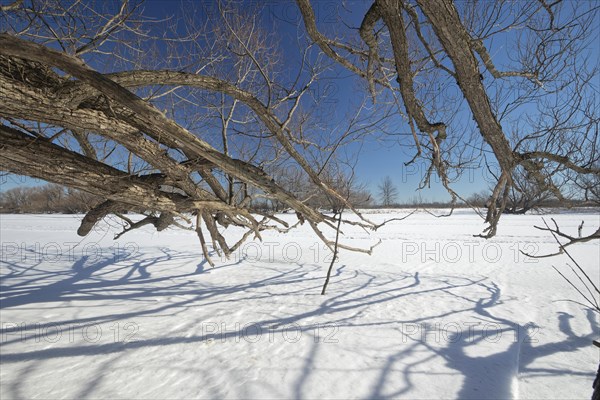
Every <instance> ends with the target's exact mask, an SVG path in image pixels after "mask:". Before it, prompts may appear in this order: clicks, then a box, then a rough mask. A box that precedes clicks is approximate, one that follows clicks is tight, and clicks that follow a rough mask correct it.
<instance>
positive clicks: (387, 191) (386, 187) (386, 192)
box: [377, 176, 398, 207]
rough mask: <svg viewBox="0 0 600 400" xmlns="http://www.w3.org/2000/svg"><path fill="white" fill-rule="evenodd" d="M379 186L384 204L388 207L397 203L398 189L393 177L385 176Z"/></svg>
mask: <svg viewBox="0 0 600 400" xmlns="http://www.w3.org/2000/svg"><path fill="white" fill-rule="evenodd" d="M377 188H378V189H379V197H380V199H381V204H382V205H384V206H386V207H388V206H391V205H393V204H395V203H396V201H397V198H398V189H397V188H396V186H394V183H393V182H392V178H390V177H389V176H386V177H385V178H383V180H382V181H381V183H380V184H379V186H378V187H377Z"/></svg>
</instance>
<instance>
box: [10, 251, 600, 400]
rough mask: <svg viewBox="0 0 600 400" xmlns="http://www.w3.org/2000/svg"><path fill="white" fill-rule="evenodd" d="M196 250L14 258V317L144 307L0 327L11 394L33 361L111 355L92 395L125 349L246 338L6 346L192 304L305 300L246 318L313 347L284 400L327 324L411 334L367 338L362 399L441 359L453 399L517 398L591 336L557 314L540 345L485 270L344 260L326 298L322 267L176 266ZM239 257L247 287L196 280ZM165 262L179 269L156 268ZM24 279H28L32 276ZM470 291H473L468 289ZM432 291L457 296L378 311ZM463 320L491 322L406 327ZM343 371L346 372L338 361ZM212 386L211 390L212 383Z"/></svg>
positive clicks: (85, 391)
mask: <svg viewBox="0 0 600 400" xmlns="http://www.w3.org/2000/svg"><path fill="white" fill-rule="evenodd" d="M198 257H200V252H193V251H192V252H182V251H176V250H172V249H160V254H159V255H154V256H151V257H150V256H147V255H146V256H144V255H142V256H140V257H138V258H136V259H131V260H127V259H126V260H125V261H122V262H119V263H115V262H114V259H101V260H91V259H90V258H89V257H81V258H79V259H77V260H75V261H74V262H73V264H72V266H71V268H70V269H69V270H68V271H63V270H61V269H58V268H54V269H53V268H47V267H46V266H43V265H35V266H34V267H27V269H26V271H24V272H23V271H22V270H19V268H21V269H23V268H24V267H21V266H19V263H18V262H13V263H12V264H10V268H9V273H8V274H6V275H4V276H3V280H2V282H3V286H2V292H1V293H0V299H1V300H0V309H1V310H2V311H8V310H10V311H11V312H17V311H18V310H19V309H20V308H21V307H26V306H33V307H36V305H42V304H43V305H45V306H46V305H48V304H61V303H62V302H65V301H74V302H77V307H85V304H86V303H90V304H94V306H96V307H97V304H98V302H101V303H102V304H107V305H110V304H111V303H112V302H117V303H118V302H123V301H130V302H144V303H142V304H143V306H141V307H137V308H134V309H131V310H128V311H126V312H114V310H111V308H110V307H107V308H106V310H100V311H98V310H94V312H93V313H92V315H86V314H84V315H77V316H75V317H72V318H65V319H62V320H57V321H52V322H43V323H38V324H36V325H35V326H26V327H23V326H19V325H7V326H5V324H3V326H2V330H1V332H0V334H1V335H2V345H3V351H2V358H1V363H2V366H3V367H4V368H10V366H11V365H13V364H15V363H22V362H30V364H27V365H28V367H26V368H25V369H24V370H23V371H22V373H21V374H19V377H18V379H17V380H13V381H12V382H10V384H8V385H7V386H6V387H7V389H6V390H7V391H8V392H9V394H10V395H11V397H15V398H21V397H24V393H25V392H24V390H23V387H24V386H25V385H27V384H28V382H30V380H31V379H32V378H31V375H32V374H33V372H34V370H35V368H37V367H35V365H37V364H38V363H40V362H44V361H48V360H61V359H64V360H65V362H68V361H67V360H70V359H73V358H74V357H85V356H99V355H101V356H105V357H106V356H108V359H106V360H105V361H103V362H101V363H100V364H99V365H98V376H96V377H95V378H94V379H92V380H91V381H89V382H87V383H86V384H85V385H84V387H82V388H80V390H79V391H78V392H77V397H78V398H85V397H94V396H96V397H97V391H98V390H99V387H100V386H101V384H102V382H103V380H104V379H105V377H104V376H103V375H102V373H101V372H102V370H107V369H109V368H110V365H111V364H112V363H115V362H117V360H119V359H121V358H123V357H125V356H126V355H127V354H129V353H130V352H132V351H136V350H143V349H158V348H161V347H165V346H177V345H189V344H195V345H200V344H206V343H218V344H222V343H225V342H227V341H228V340H230V339H235V338H239V337H240V336H244V335H246V334H247V332H246V331H244V328H243V327H240V328H236V329H230V330H228V331H227V332H221V331H204V330H203V331H201V332H200V333H197V332H192V333H191V334H187V335H178V334H175V333H170V334H167V335H157V336H153V337H138V338H136V339H135V340H132V341H116V342H109V343H91V342H86V343H70V344H68V345H60V343H59V344H58V345H55V346H45V347H44V348H37V347H33V348H31V349H28V350H27V351H16V350H14V348H13V347H12V346H13V345H14V346H17V345H19V344H20V343H22V342H23V335H25V336H26V335H28V334H32V332H33V331H35V330H38V331H39V330H40V329H42V330H43V329H54V330H57V331H58V330H60V329H63V327H69V326H74V325H76V326H77V327H79V328H85V327H91V326H93V325H95V324H98V323H111V322H124V321H132V320H135V319H137V318H147V317H156V316H159V317H162V316H173V315H180V316H183V317H184V318H183V319H184V320H189V322H190V324H192V325H193V324H194V321H197V319H196V318H197V317H196V316H195V314H194V310H197V309H198V307H202V308H207V307H214V306H219V307H220V308H219V309H223V310H228V312H231V313H233V311H234V310H238V309H244V307H248V305H250V304H284V305H285V304H291V303H293V302H294V301H297V300H298V299H304V300H303V301H305V302H306V304H305V305H303V307H298V308H293V309H291V311H289V312H286V313H280V314H276V315H273V313H271V314H269V313H268V312H265V313H264V314H265V316H264V317H262V318H260V319H259V320H256V321H253V324H254V325H255V326H256V327H257V329H263V330H265V331H267V330H268V331H269V332H271V333H284V332H286V330H287V329H288V328H289V326H292V325H294V324H296V325H301V327H302V331H303V333H305V334H308V335H310V336H311V337H312V338H314V340H311V341H310V345H309V346H308V347H307V349H308V351H304V354H305V355H304V356H303V358H302V367H301V368H300V369H299V370H298V374H297V376H296V378H295V379H294V380H293V383H290V387H289V388H288V389H289V391H290V394H289V395H291V396H293V397H295V398H303V397H309V396H311V392H310V390H309V387H310V385H309V382H310V381H311V379H313V378H314V377H315V376H314V375H315V374H316V373H317V372H316V371H318V370H319V368H320V363H321V357H322V354H323V353H324V352H325V351H326V350H327V351H331V350H330V349H325V348H324V345H323V340H322V339H323V338H322V328H323V322H322V321H326V322H327V324H329V325H330V326H335V327H337V329H344V330H345V331H346V332H350V335H351V336H352V335H355V333H354V332H357V330H358V329H361V328H369V329H370V328H373V329H375V330H378V329H383V328H385V329H390V330H394V331H395V332H399V333H398V335H397V336H398V337H397V338H396V339H404V338H406V339H407V340H406V341H404V340H403V343H404V344H403V347H402V349H401V350H400V351H396V350H394V349H393V348H385V346H383V345H384V344H385V343H384V344H382V346H383V347H377V346H378V345H379V344H377V343H376V342H375V343H374V344H369V346H371V347H370V348H369V349H368V350H370V351H377V352H379V353H378V354H381V355H383V357H382V359H383V362H382V363H380V364H376V365H377V368H376V375H375V376H374V377H373V380H372V383H371V384H370V388H371V389H370V393H369V394H368V395H367V396H366V397H368V398H397V397H401V396H410V395H411V392H412V391H413V390H414V389H415V377H416V376H418V374H420V373H422V372H419V371H418V370H419V368H422V366H423V365H425V364H427V363H428V362H434V361H435V359H437V358H441V359H442V360H443V361H444V363H445V365H446V366H447V367H448V368H449V369H451V370H453V371H455V373H456V376H457V379H460V378H462V380H463V381H462V385H461V386H460V390H459V392H458V394H457V396H458V397H459V398H510V397H513V395H515V377H516V376H518V374H519V373H524V372H531V373H540V374H541V373H543V374H548V375H554V374H556V375H559V374H576V373H577V372H575V371H569V370H566V369H540V368H533V367H531V365H532V364H533V362H534V361H535V360H537V359H539V358H542V357H545V356H547V355H551V354H556V353H562V352H572V351H575V350H577V349H579V348H582V347H585V346H588V345H589V342H590V341H591V337H592V335H593V333H590V334H588V335H585V336H577V335H576V334H575V333H574V332H573V329H572V328H571V325H570V322H569V321H570V320H571V319H572V318H573V316H572V315H570V314H567V313H560V314H559V315H558V329H559V330H560V331H561V332H562V333H563V334H564V335H565V339H564V340H562V341H559V342H554V343H545V344H542V345H539V346H536V345H535V342H534V341H532V340H530V339H531V337H530V331H531V328H532V326H527V325H520V324H518V323H516V322H514V321H511V320H510V319H507V318H502V317H499V316H497V315H495V313H494V310H493V309H494V307H496V306H497V305H499V304H502V302H503V299H502V298H501V290H500V288H499V287H498V285H496V284H495V283H494V282H493V281H490V279H489V278H486V277H471V276H461V275H458V274H457V275H426V276H423V275H422V274H420V273H419V272H416V273H406V272H402V271H397V272H394V273H387V274H386V273H383V274H382V273H378V274H377V275H376V274H373V273H371V272H370V271H369V268H368V267H365V268H364V269H361V268H354V269H349V268H348V267H347V266H346V265H340V266H338V267H337V268H336V269H335V274H334V275H333V276H332V279H333V280H332V283H333V285H332V286H331V287H330V293H329V294H328V295H327V296H320V295H318V293H319V290H320V288H321V285H322V282H323V277H324V268H325V267H324V266H319V265H313V264H306V263H304V264H303V263H296V264H292V263H277V262H274V263H261V264H260V265H259V264H256V265H253V264H252V263H251V262H248V261H247V260H245V259H244V258H240V259H239V260H233V261H232V262H230V263H228V264H222V265H219V266H217V267H215V268H211V269H205V265H206V264H205V263H203V262H201V263H198V264H195V265H196V269H195V270H193V271H191V272H186V271H183V272H181V269H185V268H187V267H189V266H190V265H192V264H194V263H193V260H197V259H198ZM241 264H245V265H244V268H245V269H247V268H256V270H257V271H259V272H260V275H259V276H258V278H256V279H252V280H251V281H249V282H242V283H240V282H239V281H240V279H237V280H234V282H235V283H231V282H232V281H227V280H226V281H224V283H223V284H215V283H213V284H209V283H207V282H204V281H203V279H202V277H203V276H207V277H208V275H205V274H211V273H222V274H224V276H227V275H228V274H231V273H234V271H235V270H234V267H235V266H238V265H241ZM164 265H171V266H174V267H171V268H168V269H166V270H165V269H160V268H162V267H161V266H164ZM177 266H179V267H177ZM182 266H185V268H183V267H182ZM34 272H35V274H33V273H34ZM29 274H33V275H35V276H33V277H31V278H28V277H27V276H28V275H29ZM13 281H15V282H13ZM465 291H469V293H471V294H472V293H475V295H474V296H470V295H465ZM432 298H433V299H441V300H440V301H445V302H447V301H455V302H456V304H457V305H456V306H455V307H446V308H442V309H440V310H436V309H435V307H433V308H432V309H430V310H429V312H428V313H426V314H425V315H422V316H419V317H415V315H414V314H412V315H410V314H409V315H406V317H407V318H404V319H403V320H400V319H398V318H394V317H393V315H388V314H386V312H385V310H387V308H390V309H394V307H398V306H399V305H401V304H402V302H403V301H405V300H406V301H408V302H414V301H417V302H418V301H429V300H431V299H432ZM149 300H152V301H151V302H150V301H149ZM145 301H148V302H147V303H146V302H145ZM13 309H14V311H13ZM373 309H375V310H383V311H381V315H379V316H377V318H374V317H373V316H369V315H368V314H369V313H370V312H372V310H373ZM283 314H285V315H283ZM256 315H261V314H256ZM465 315H468V316H469V318H473V317H476V318H480V319H481V320H482V321H487V322H488V325H487V326H485V327H479V326H474V327H472V329H470V330H469V332H464V331H457V332H455V333H450V334H449V335H448V336H447V339H446V340H445V341H444V343H442V345H441V346H440V343H439V342H434V343H431V341H430V339H429V338H428V337H427V336H426V337H413V336H410V335H407V334H406V333H405V332H403V330H402V327H403V326H406V325H410V324H414V325H422V326H426V324H427V323H428V322H430V321H436V320H440V319H443V318H458V316H463V317H464V316H465ZM588 320H589V323H590V326H592V328H596V329H597V324H596V325H595V322H594V319H593V315H592V314H589V313H588ZM200 321H201V319H200ZM490 324H492V325H491V327H490ZM533 328H534V327H533ZM320 330H321V331H320ZM515 332H516V333H515ZM502 335H512V336H511V337H514V338H515V340H514V341H513V342H511V343H510V344H509V345H508V346H504V347H501V346H498V349H500V350H499V351H495V350H496V348H495V347H494V343H493V341H492V340H493V339H491V338H495V337H498V336H502ZM352 343H353V342H352ZM481 345H486V346H488V347H490V348H492V349H493V350H494V351H492V354H489V355H483V356H482V355H477V354H478V353H477V352H475V354H474V353H473V351H472V350H473V349H475V348H477V347H478V346H481ZM38 347H39V346H38ZM424 349H425V350H427V352H426V356H425V357H421V358H420V359H419V358H418V357H415V355H417V354H419V353H422V352H423V350H424ZM346 350H348V351H350V352H355V353H356V354H357V355H360V356H363V357H369V353H368V352H367V351H364V352H363V350H364V349H361V348H352V347H351V348H349V349H346ZM361 352H363V353H361ZM338 367H339V368H341V369H342V370H343V365H341V366H338ZM586 375H587V374H586ZM591 375H592V374H591V373H590V376H591ZM399 378H400V380H401V382H399ZM399 386H400V387H399ZM398 387H399V388H398ZM391 388H392V389H391ZM217 389H218V388H217V387H215V388H213V389H211V390H217ZM207 390H208V389H207ZM216 393H217V392H215V394H216ZM218 393H219V397H223V396H225V393H223V392H221V391H218ZM357 395H358V394H357ZM242 397H243V396H242Z"/></svg>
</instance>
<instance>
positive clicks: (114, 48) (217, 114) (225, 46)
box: [0, 0, 375, 259]
mask: <svg viewBox="0 0 600 400" xmlns="http://www.w3.org/2000/svg"><path fill="white" fill-rule="evenodd" d="M115 6H116V4H115V3H106V2H103V1H98V2H89V1H77V0H75V1H73V2H70V3H68V4H67V3H66V2H58V1H53V0H34V1H32V2H16V3H14V4H12V5H9V6H3V8H2V14H1V19H0V23H1V24H2V27H3V28H2V29H3V30H5V31H4V32H3V33H0V116H1V117H2V124H1V125H0V137H1V139H2V140H1V142H0V143H1V145H0V167H1V168H2V169H3V170H6V171H10V172H13V173H17V174H22V175H28V176H32V177H37V178H41V179H44V180H47V181H49V182H54V183H57V184H61V185H66V186H69V187H72V188H75V189H80V190H82V191H86V192H88V193H91V194H93V195H95V196H98V197H100V198H102V199H104V201H103V202H102V203H100V204H99V205H97V206H96V207H94V209H92V210H90V211H89V212H88V213H87V215H86V216H85V218H84V219H83V221H82V223H81V226H80V227H79V230H78V233H79V234H80V235H86V234H87V233H88V232H90V230H91V229H92V227H93V226H94V225H95V224H96V223H97V222H98V221H99V220H101V219H102V218H103V217H105V216H106V215H108V214H115V215H116V216H118V217H119V218H121V219H123V221H124V224H125V228H124V231H123V232H122V233H121V234H123V233H125V232H129V231H131V230H133V229H135V228H138V227H140V226H144V225H148V224H150V225H153V226H155V227H156V229H157V230H159V231H160V230H163V229H166V228H168V227H170V226H179V227H184V228H188V229H192V228H194V226H195V230H196V232H197V234H198V236H199V239H200V242H201V245H202V249H203V251H204V253H205V256H206V258H207V259H210V257H209V250H208V247H207V245H206V242H207V241H208V240H210V241H212V243H213V247H214V249H215V250H216V251H222V252H223V253H224V254H225V255H229V254H231V253H232V252H233V251H234V250H236V248H237V247H238V246H240V245H241V243H243V242H244V241H245V240H247V239H248V238H250V237H252V236H254V237H256V238H260V237H261V231H263V230H266V229H276V230H278V231H280V232H286V231H287V230H289V229H291V228H292V227H293V226H290V225H288V223H287V222H285V221H283V220H281V219H279V218H277V217H276V216H275V215H273V214H270V213H258V216H257V214H252V213H251V212H250V211H251V210H252V203H253V201H255V200H257V199H261V198H262V199H267V200H268V201H277V202H280V203H282V204H285V206H286V207H287V208H289V209H292V210H294V211H295V212H296V214H297V216H298V223H305V222H308V223H309V224H310V226H311V227H312V229H313V230H314V231H315V233H316V234H317V236H318V237H319V238H321V239H322V240H323V241H324V242H325V244H326V245H328V246H329V247H330V248H331V249H333V243H334V241H333V240H331V239H328V238H327V237H325V235H323V233H322V232H321V228H320V227H319V224H325V225H330V226H335V225H334V224H336V223H338V219H336V218H334V217H331V216H329V215H326V214H324V213H322V212H320V211H319V210H318V209H317V208H315V207H311V206H310V205H308V204H306V203H305V202H303V201H302V200H301V199H300V198H299V197H297V195H295V194H294V193H291V192H290V191H289V190H288V189H286V188H285V187H283V186H282V185H281V184H279V183H278V182H277V180H276V179H274V177H273V176H271V175H269V174H268V173H267V172H266V171H268V170H269V167H270V165H272V164H273V163H280V162H289V163H292V164H294V165H295V166H297V167H298V168H299V170H301V171H302V173H303V174H304V176H305V177H306V179H308V180H309V181H310V183H311V185H312V187H313V188H315V189H316V190H318V191H319V192H320V193H321V194H324V195H325V196H327V197H328V198H329V199H331V201H336V202H339V204H341V205H343V207H344V208H345V209H346V210H349V211H354V212H356V213H357V214H358V215H359V222H357V221H356V220H354V221H353V222H352V223H353V224H359V225H361V226H363V227H365V228H371V229H373V228H374V227H375V225H374V224H373V223H371V222H370V221H368V220H367V219H365V218H364V217H362V215H360V213H358V212H357V211H356V209H355V208H354V207H353V205H352V204H351V203H350V201H349V200H348V197H346V196H343V195H341V194H340V193H338V192H337V191H336V189H335V188H334V187H332V186H330V185H329V184H328V183H327V182H326V181H325V180H324V179H322V177H321V175H320V172H321V171H322V170H323V168H324V167H325V166H326V165H327V164H328V161H329V160H330V158H331V156H332V155H333V153H335V151H336V150H338V149H340V148H341V147H342V146H344V145H345V144H347V143H348V142H349V141H351V140H353V138H354V137H356V136H357V135H358V134H359V132H361V131H362V130H364V129H367V128H366V127H367V126H372V123H368V124H364V125H361V124H363V122H364V118H362V115H364V114H365V113H366V112H367V111H368V110H367V109H366V108H364V107H362V106H359V107H358V108H357V109H356V112H355V113H354V114H353V116H352V117H351V118H349V121H350V122H349V123H348V124H347V126H345V127H340V128H339V129H338V130H330V134H329V135H319V134H317V133H316V132H315V131H314V129H309V128H308V127H312V126H316V124H315V121H314V117H313V115H312V113H311V112H310V110H311V107H314V106H315V104H316V105H317V106H318V102H315V101H314V99H311V98H310V97H311V96H310V93H311V89H312V87H313V86H314V84H315V82H317V81H318V79H319V77H320V75H321V74H322V73H323V71H324V70H325V69H326V66H323V65H321V64H322V62H321V61H320V60H319V59H318V57H317V58H314V57H309V52H310V50H311V46H306V47H305V48H304V49H303V50H302V49H301V50H300V54H301V56H300V58H301V61H300V63H299V65H298V68H297V70H296V71H295V72H294V73H292V74H289V73H287V72H286V71H282V64H281V63H278V62H277V61H278V60H280V59H281V54H279V53H278V52H279V47H278V46H277V37H276V36H277V35H276V33H275V32H270V31H269V30H268V29H265V26H264V25H263V24H262V23H261V22H260V21H259V16H260V12H258V11H260V10H258V11H257V10H243V11H242V9H241V8H240V7H238V6H237V5H236V4H235V3H226V2H220V3H217V4H216V7H215V8H214V9H212V10H201V11H202V12H199V13H194V12H193V10H191V9H190V10H186V13H184V14H183V17H181V18H176V19H173V18H166V19H165V20H164V21H152V20H149V19H146V18H144V16H143V14H141V11H142V8H141V7H140V4H139V3H138V2H133V1H123V2H122V3H120V4H119V5H118V6H116V7H115ZM195 6H198V7H204V6H205V4H204V3H191V5H190V7H195ZM199 16H203V18H199ZM92 65H93V66H94V67H92ZM283 72H286V73H283ZM338 131H339V132H338ZM319 138H322V140H320V139H319ZM321 161H322V162H321ZM128 211H134V212H140V213H144V214H146V217H145V218H144V219H143V220H141V221H138V222H134V221H132V220H130V219H129V218H127V217H125V215H124V213H125V212H128ZM190 214H195V215H196V220H195V221H193V220H191V218H190ZM261 214H262V215H261ZM343 222H345V220H344V221H343ZM230 225H234V226H241V227H244V228H246V229H247V231H246V233H245V234H244V235H243V236H242V238H241V239H240V240H239V241H237V242H235V243H233V244H231V243H227V242H226V240H225V238H224V236H223V235H222V232H221V231H220V230H219V226H220V227H224V228H226V227H228V226H230ZM203 230H207V231H208V234H209V238H207V237H205V236H204V232H203ZM121 234H119V235H117V236H120V235H121ZM338 247H339V248H345V249H350V250H356V251H364V252H367V253H370V252H371V250H372V248H367V249H359V248H354V247H350V246H346V245H344V244H343V243H339V245H338Z"/></svg>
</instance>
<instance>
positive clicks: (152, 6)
mask: <svg viewBox="0 0 600 400" xmlns="http://www.w3.org/2000/svg"><path fill="white" fill-rule="evenodd" d="M184 4H186V3H185V2H184ZM187 4H192V5H194V6H198V7H193V8H197V9H201V8H202V6H206V5H207V4H208V2H205V3H199V2H188V3H187ZM257 4H261V5H263V6H264V13H265V23H266V24H269V26H275V29H277V32H278V36H279V38H280V41H281V43H282V46H281V48H282V51H283V53H284V55H285V59H286V60H287V61H288V62H294V61H297V60H298V57H299V55H298V52H297V49H296V47H295V46H294V45H290V46H287V45H286V42H288V41H289V42H290V43H292V42H293V41H294V38H295V37H296V35H297V27H296V25H297V23H298V22H300V14H299V12H298V10H297V7H296V5H295V4H294V2H292V1H275V0H271V1H267V2H264V3H263V2H260V3H257ZM313 4H314V6H315V11H316V17H317V22H318V24H319V28H320V29H322V30H324V31H327V29H328V28H330V26H329V24H335V23H336V22H337V21H338V16H337V14H336V12H337V11H336V10H337V9H336V3H332V2H329V1H320V2H319V1H315V2H313ZM348 4H349V6H348V7H347V8H349V9H352V13H346V14H344V21H345V22H346V23H348V24H349V25H350V26H352V27H354V28H355V27H358V26H359V25H360V22H361V19H362V17H363V16H364V12H365V10H366V9H367V8H368V6H369V5H370V2H369V1H351V2H349V3H348ZM199 5H201V6H199ZM184 8H185V7H184ZM180 12H181V4H180V2H178V1H167V0H147V1H146V3H145V14H146V15H147V16H151V17H155V18H156V19H162V18H164V17H166V16H168V15H173V14H178V13H180ZM342 12H344V11H342ZM338 25H339V24H338ZM596 44H597V43H596ZM505 50H506V49H505ZM496 54H498V53H496ZM499 57H500V59H499V60H498V61H499V64H502V63H503V62H504V61H506V60H505V59H504V58H503V57H506V56H505V55H504V56H503V55H502V54H500V56H499ZM333 76H336V79H333V80H331V82H332V83H333V85H334V86H335V91H334V93H333V94H332V99H331V100H332V101H333V102H334V103H335V107H337V108H338V109H339V111H340V112H337V113H336V114H337V116H338V118H344V112H343V111H344V110H345V109H346V108H347V106H348V105H349V104H350V101H351V99H353V97H355V96H354V90H355V85H356V78H355V77H353V76H351V75H350V74H349V73H348V72H347V71H345V70H344V69H343V68H341V67H339V66H336V67H333V69H332V77H333ZM340 77H341V78H340ZM457 119H458V120H459V124H461V123H462V122H461V121H460V120H461V119H462V120H464V123H465V124H467V125H468V124H469V123H471V116H470V114H469V113H468V112H466V111H465V110H464V109H463V110H462V111H460V113H458V114H457ZM398 126H399V128H398V129H399V130H400V131H403V130H404V131H406V130H407V127H406V124H405V123H404V122H402V121H400V120H399V121H398ZM465 126H466V125H465ZM407 140H408V141H412V139H410V138H408V137H403V138H401V139H400V140H398V139H394V138H393V137H390V138H388V139H386V140H383V141H382V140H365V141H364V142H363V143H362V145H361V146H362V147H361V155H360V158H359V159H358V163H357V168H356V173H357V176H358V177H359V180H360V181H362V182H364V183H365V184H366V185H367V187H368V188H369V189H370V190H371V191H372V192H373V194H375V195H376V192H377V185H378V183H379V182H381V180H382V179H383V178H384V177H385V176H390V177H391V178H392V180H393V182H394V183H395V184H396V186H397V187H398V189H399V193H400V195H399V199H398V200H399V201H401V202H402V201H408V200H412V199H413V198H415V196H421V198H422V199H423V200H428V201H440V200H447V199H449V196H448V194H447V193H446V191H445V189H444V188H443V187H441V185H440V184H439V182H438V180H437V177H436V176H434V177H433V179H432V183H431V188H428V189H424V190H422V191H419V192H417V191H416V189H417V188H418V185H419V182H420V181H421V178H422V176H423V175H424V174H425V172H426V169H427V168H428V164H427V163H426V162H425V161H424V160H421V161H417V162H416V163H414V164H412V165H409V166H405V165H404V163H405V162H407V161H408V160H410V158H411V157H412V155H413V154H414V151H415V150H414V149H406V148H401V147H400V143H402V141H404V142H406V141H407ZM357 149H358V148H357V147H356V146H355V147H354V148H353V147H351V148H350V149H349V150H350V152H352V151H353V150H357ZM492 181H493V179H492V177H491V176H490V173H489V172H488V171H487V170H486V169H484V168H474V169H472V170H470V171H467V172H466V173H465V174H464V175H463V177H462V178H461V179H459V180H458V181H456V182H455V183H454V184H453V187H454V188H455V190H457V191H458V192H459V193H460V194H461V195H464V196H468V195H470V194H471V193H474V192H480V191H482V190H484V189H487V188H488V187H489V184H490V182H492ZM41 183H44V182H43V181H40V180H36V179H31V178H26V177H20V176H14V175H9V176H3V177H0V190H8V189H10V188H13V187H15V186H21V185H25V186H32V185H38V184H41Z"/></svg>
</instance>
